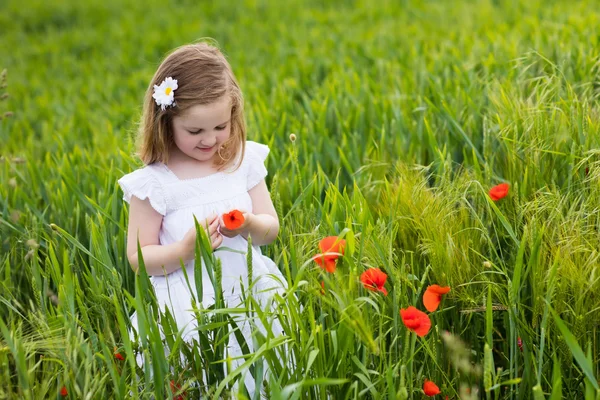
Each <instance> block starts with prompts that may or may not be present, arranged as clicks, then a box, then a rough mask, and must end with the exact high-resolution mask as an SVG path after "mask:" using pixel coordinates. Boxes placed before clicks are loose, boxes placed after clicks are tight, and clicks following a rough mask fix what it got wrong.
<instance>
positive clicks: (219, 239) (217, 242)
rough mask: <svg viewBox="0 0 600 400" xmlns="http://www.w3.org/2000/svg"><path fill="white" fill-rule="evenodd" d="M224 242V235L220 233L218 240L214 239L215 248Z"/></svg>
mask: <svg viewBox="0 0 600 400" xmlns="http://www.w3.org/2000/svg"><path fill="white" fill-rule="evenodd" d="M221 243H223V235H219V236H218V237H217V239H216V240H214V241H213V250H214V249H216V248H217V247H219V246H220V245H221Z"/></svg>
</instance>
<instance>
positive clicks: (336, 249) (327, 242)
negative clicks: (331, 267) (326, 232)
mask: <svg viewBox="0 0 600 400" xmlns="http://www.w3.org/2000/svg"><path fill="white" fill-rule="evenodd" d="M345 248H346V241H345V240H344V239H340V238H338V237H337V236H327V237H326V238H323V239H321V241H320V242H319V249H321V252H322V253H341V254H342V255H343V254H344V250H345Z"/></svg>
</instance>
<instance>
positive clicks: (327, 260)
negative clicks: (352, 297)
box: [312, 254, 337, 273]
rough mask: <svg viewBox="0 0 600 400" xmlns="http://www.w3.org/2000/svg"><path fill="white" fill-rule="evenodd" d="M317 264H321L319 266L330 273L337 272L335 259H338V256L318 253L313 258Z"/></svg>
mask: <svg viewBox="0 0 600 400" xmlns="http://www.w3.org/2000/svg"><path fill="white" fill-rule="evenodd" d="M312 259H313V260H314V261H315V262H316V263H317V264H319V267H321V269H324V270H326V271H327V272H329V273H334V272H335V268H336V265H335V260H336V259H337V256H334V255H332V256H326V255H323V254H317V255H316V256H313V258H312Z"/></svg>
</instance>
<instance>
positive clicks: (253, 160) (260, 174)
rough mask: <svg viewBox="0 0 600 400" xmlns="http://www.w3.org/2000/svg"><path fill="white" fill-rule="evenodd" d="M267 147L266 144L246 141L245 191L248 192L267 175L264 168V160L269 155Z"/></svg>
mask: <svg viewBox="0 0 600 400" xmlns="http://www.w3.org/2000/svg"><path fill="white" fill-rule="evenodd" d="M269 151H270V149H269V146H267V145H266V144H262V143H258V142H254V141H251V140H248V141H246V150H245V154H244V161H243V162H244V163H245V164H246V166H247V167H246V171H247V178H246V189H247V190H250V189H252V188H253V187H254V186H256V185H258V184H259V183H260V182H261V181H262V180H263V179H265V177H266V176H267V174H268V171H267V168H266V167H265V160H266V159H267V156H268V155H269Z"/></svg>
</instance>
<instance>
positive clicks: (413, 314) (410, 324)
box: [400, 306, 431, 337]
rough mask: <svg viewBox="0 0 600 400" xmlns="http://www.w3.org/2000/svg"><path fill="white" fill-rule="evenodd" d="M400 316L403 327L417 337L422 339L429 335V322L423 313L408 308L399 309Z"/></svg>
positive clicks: (413, 308) (411, 307)
mask: <svg viewBox="0 0 600 400" xmlns="http://www.w3.org/2000/svg"><path fill="white" fill-rule="evenodd" d="M400 316H401V317H402V322H403V323H404V325H405V326H406V327H407V328H408V329H409V330H411V331H413V332H414V333H416V334H417V336H420V337H423V336H425V335H427V333H429V329H431V320H430V319H429V316H428V315H427V314H425V313H424V312H423V311H420V310H417V309H416V308H415V307H413V306H410V307H408V308H406V309H404V308H403V309H401V310H400Z"/></svg>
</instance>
